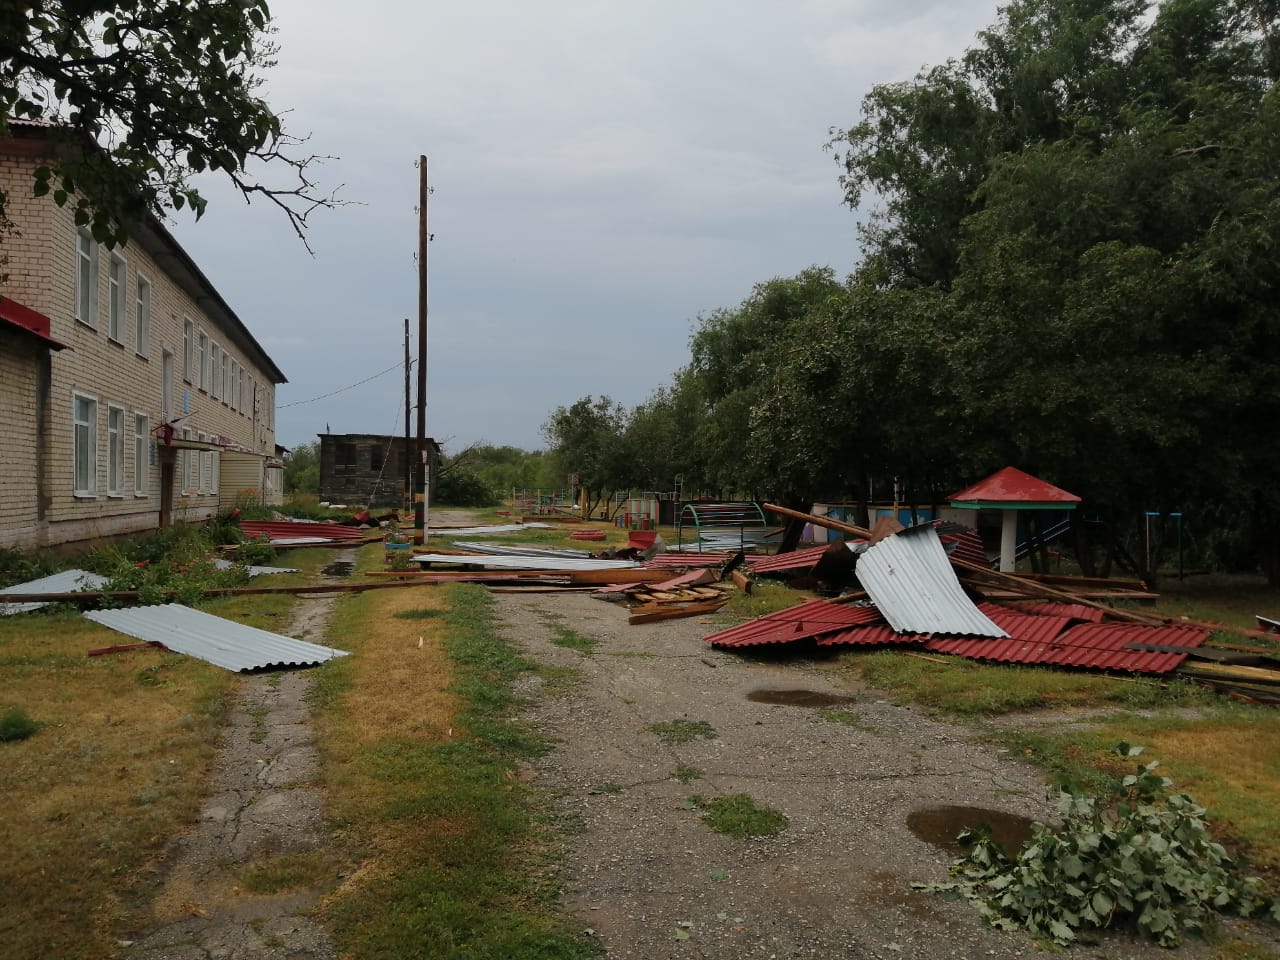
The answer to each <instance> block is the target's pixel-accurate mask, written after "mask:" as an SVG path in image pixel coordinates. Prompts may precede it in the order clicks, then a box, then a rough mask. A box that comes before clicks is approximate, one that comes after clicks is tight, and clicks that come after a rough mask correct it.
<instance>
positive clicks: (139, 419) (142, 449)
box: [133, 410, 151, 497]
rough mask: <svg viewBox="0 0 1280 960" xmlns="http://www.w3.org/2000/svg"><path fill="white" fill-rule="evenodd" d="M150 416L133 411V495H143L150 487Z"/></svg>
mask: <svg viewBox="0 0 1280 960" xmlns="http://www.w3.org/2000/svg"><path fill="white" fill-rule="evenodd" d="M150 480H151V418H150V417H149V416H148V415H147V413H146V411H144V410H135V411H133V495H134V496H135V497H145V496H147V495H148V494H149V493H150V487H151V483H150Z"/></svg>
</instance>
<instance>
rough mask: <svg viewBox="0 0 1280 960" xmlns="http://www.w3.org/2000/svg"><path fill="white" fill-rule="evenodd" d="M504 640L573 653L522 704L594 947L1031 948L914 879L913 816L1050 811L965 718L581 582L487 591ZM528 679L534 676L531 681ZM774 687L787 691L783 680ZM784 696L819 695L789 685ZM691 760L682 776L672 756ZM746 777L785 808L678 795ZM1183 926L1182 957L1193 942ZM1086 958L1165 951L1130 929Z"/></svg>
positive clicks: (925, 859)
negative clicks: (750, 822) (762, 653)
mask: <svg viewBox="0 0 1280 960" xmlns="http://www.w3.org/2000/svg"><path fill="white" fill-rule="evenodd" d="M499 609H500V612H501V615H502V617H503V620H504V622H505V624H506V630H507V634H508V636H509V638H510V639H511V640H513V641H514V642H516V643H517V644H518V645H519V646H520V647H521V648H522V649H524V650H525V651H526V652H527V653H528V654H530V655H531V656H533V657H534V658H535V659H537V660H538V661H540V662H543V663H547V664H552V665H556V666H561V667H573V668H577V669H579V670H581V671H583V677H582V682H581V683H579V684H577V685H576V686H575V687H574V688H573V689H572V690H571V691H570V692H568V693H567V694H565V695H561V696H550V695H548V696H536V697H534V698H533V700H532V703H533V706H532V707H531V708H530V710H529V712H528V719H529V720H531V721H532V722H534V723H535V724H536V725H538V726H539V727H540V728H541V729H543V730H544V731H545V732H547V733H549V734H551V735H553V736H554V737H556V738H557V740H558V741H559V746H558V747H557V748H556V749H555V751H554V752H553V753H551V754H550V755H549V756H548V757H546V758H545V759H544V760H543V761H541V762H540V763H539V764H538V766H537V769H536V771H535V781H534V782H535V783H537V784H538V785H539V786H542V787H543V788H545V789H547V790H549V791H552V792H553V793H554V795H555V796H556V797H557V801H556V802H557V806H558V809H559V811H560V813H561V814H562V815H563V816H564V817H565V818H566V820H567V822H568V823H569V825H570V832H571V840H570V848H569V852H568V861H567V863H566V865H565V871H566V875H565V881H566V882H565V889H566V899H567V907H568V909H569V910H571V911H572V912H573V913H575V914H576V915H577V916H579V917H580V918H581V919H582V920H583V921H584V922H585V923H586V924H587V925H588V926H589V927H591V928H592V929H593V930H594V931H595V933H596V935H598V936H599V938H600V940H601V942H602V944H603V945H604V947H605V948H606V954H607V956H609V957H618V958H623V957H626V958H645V960H657V958H666V957H705V958H711V957H716V958H749V957H760V958H784V957H824V958H829V957H885V958H902V957H923V958H944V957H963V958H973V957H996V958H1002V957H1003V958H1009V957H1019V956H1030V955H1034V954H1036V953H1037V952H1038V951H1037V950H1036V949H1035V947H1034V946H1033V945H1032V943H1031V941H1030V940H1029V939H1028V938H1027V937H1025V936H1020V935H1006V934H1002V933H1000V932H998V931H995V930H993V929H991V928H988V927H986V926H984V925H982V924H981V923H980V922H979V920H978V919H977V916H976V914H975V913H974V912H973V911H972V910H971V908H969V907H968V906H966V905H964V904H961V903H958V902H949V901H945V900H943V899H941V898H939V897H935V896H930V895H925V894H922V893H919V892H916V891H913V890H912V889H911V887H910V884H911V882H912V881H916V880H919V881H933V880H943V879H945V877H946V868H947V865H948V863H949V860H950V857H951V856H952V854H951V853H950V852H948V851H946V850H944V849H941V848H939V847H937V846H934V845H932V844H930V843H927V842H924V841H922V840H920V839H918V838H917V836H916V835H914V834H913V832H912V830H911V828H910V827H909V825H908V816H909V815H910V814H912V813H913V812H914V813H919V812H921V811H925V810H927V809H928V808H931V807H936V806H939V805H948V804H965V805H972V806H978V807H989V808H994V809H996V810H999V811H1005V812H1007V813H1010V814H1016V815H1021V816H1026V817H1037V818H1045V817H1048V816H1049V814H1050V810H1049V809H1048V806H1047V803H1046V801H1045V799H1044V788H1043V786H1042V781H1041V777H1040V775H1039V773H1038V772H1037V771H1036V770H1034V769H1032V768H1030V767H1027V766H1025V765H1023V764H1021V763H1017V762H1014V761H1012V760H1010V759H1008V758H1007V757H1005V756H1003V755H1002V754H1001V753H999V752H998V751H997V750H995V749H993V748H992V747H990V746H988V745H985V744H983V743H981V742H980V739H979V737H978V736H977V733H976V732H975V731H974V730H971V729H969V728H965V727H959V726H955V725H952V724H948V723H942V722H938V721H935V720H932V719H930V718H928V717H927V716H925V715H923V714H922V713H919V712H917V711H914V710H908V709H903V708H901V707H897V706H894V705H892V704H890V703H887V702H885V701H884V700H881V699H877V698H876V696H875V695H874V694H872V693H868V692H866V691H859V690H853V689H846V688H841V687H839V686H837V684H838V678H836V677H835V676H834V675H833V674H832V673H830V672H828V671H824V670H822V669H820V668H818V667H817V666H816V665H813V664H809V665H805V664H798V663H794V662H788V663H778V664H771V663H767V662H760V661H750V660H747V659H744V658H741V657H738V656H735V655H729V654H722V653H718V652H715V651H712V650H711V649H710V648H708V647H707V646H706V645H705V644H704V643H703V642H702V640H701V638H702V637H703V636H704V635H705V634H707V633H709V632H711V630H712V629H714V628H713V627H712V626H711V625H710V624H709V623H708V622H706V621H705V620H704V621H701V622H700V621H698V620H675V621H667V622H665V623H658V624H652V625H647V626H639V627H631V626H628V625H627V623H626V619H625V613H624V611H622V610H621V609H619V608H617V607H615V606H613V605H611V604H607V603H604V602H602V601H600V600H595V599H592V598H591V597H589V596H584V595H581V594H564V595H560V594H553V595H534V594H530V595H523V596H504V597H501V598H500V599H499ZM557 623H558V624H559V625H561V626H564V627H568V628H571V629H572V630H574V631H576V632H577V633H579V634H582V635H583V636H586V637H590V638H594V639H596V640H598V641H600V643H599V646H597V647H596V648H595V650H594V651H593V652H592V653H591V654H590V655H586V656H584V655H582V654H579V653H577V652H575V651H574V650H571V649H566V648H564V647H561V646H556V645H554V644H553V643H552V642H551V641H552V638H553V636H554V634H553V631H552V625H553V624H557ZM780 691H802V692H805V693H807V694H820V695H822V694H825V695H832V694H834V695H843V696H848V697H851V698H852V699H851V700H850V701H849V702H847V703H843V704H837V705H835V709H837V710H838V711H839V712H838V713H832V712H831V711H830V709H828V710H827V711H826V712H825V716H826V717H827V718H826V719H824V711H823V709H821V708H816V707H807V706H788V705H773V704H770V703H764V702H755V701H753V700H752V699H749V696H752V695H755V696H761V695H763V696H764V697H765V699H769V698H770V697H769V694H771V693H772V694H777V693H778V692H780ZM528 692H530V693H535V692H536V691H534V690H532V689H531V690H529V691H528ZM773 699H792V697H790V696H783V697H780V698H779V697H776V696H774V697H773ZM799 699H801V700H813V699H821V697H816V698H815V697H812V696H801V697H799ZM675 719H686V720H690V721H705V722H707V723H709V724H710V725H711V727H713V728H714V731H715V734H714V738H713V739H698V740H694V741H692V742H689V743H686V744H668V743H664V742H663V741H662V740H661V739H659V737H658V736H656V735H655V734H654V733H653V732H651V731H650V730H648V729H647V728H648V727H649V725H650V724H654V723H665V722H668V721H672V720H675ZM681 765H683V766H684V767H692V768H697V770H699V771H701V776H700V778H699V779H696V780H692V781H691V782H688V783H682V782H680V781H679V780H678V779H676V778H675V777H674V776H673V773H674V772H675V771H676V769H677V767H678V766H681ZM735 793H746V794H749V795H750V796H751V797H752V798H753V799H754V801H755V802H756V803H757V804H762V805H765V806H768V807H772V808H774V809H776V810H779V811H781V812H782V813H784V814H785V815H786V816H787V817H788V818H789V820H790V823H789V825H788V826H787V828H786V829H785V830H783V831H782V832H781V833H780V834H778V835H777V836H773V837H767V838H755V839H732V838H730V837H727V836H724V835H721V834H718V833H715V832H713V831H712V830H711V829H710V828H709V827H708V826H707V825H706V824H704V823H703V822H702V821H701V812H700V811H699V810H698V809H696V808H694V807H692V806H691V805H690V803H689V801H688V798H689V797H690V796H691V795H692V794H701V795H703V796H705V797H709V798H712V797H717V796H723V795H727V794H735ZM1208 953H1209V951H1208V948H1206V947H1205V945H1204V944H1188V945H1187V946H1185V947H1184V948H1183V949H1182V950H1181V951H1180V956H1183V957H1203V956H1207V955H1208ZM1072 956H1073V957H1075V958H1077V960H1083V958H1094V957H1099V958H1100V957H1107V958H1118V957H1134V958H1155V957H1167V956H1168V954H1167V952H1165V951H1162V950H1160V949H1159V948H1157V947H1154V946H1150V945H1148V944H1145V943H1139V942H1136V941H1133V940H1131V939H1129V938H1113V939H1111V940H1109V941H1108V942H1107V943H1106V944H1105V945H1104V946H1103V947H1100V948H1087V947H1085V948H1077V949H1076V950H1074V951H1073V952H1072Z"/></svg>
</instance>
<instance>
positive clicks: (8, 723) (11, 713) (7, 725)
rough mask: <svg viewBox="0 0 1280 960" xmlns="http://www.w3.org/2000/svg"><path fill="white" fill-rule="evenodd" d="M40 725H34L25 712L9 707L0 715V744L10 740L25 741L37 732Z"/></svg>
mask: <svg viewBox="0 0 1280 960" xmlns="http://www.w3.org/2000/svg"><path fill="white" fill-rule="evenodd" d="M39 729H40V724H38V723H36V722H35V721H34V720H32V719H31V718H30V717H29V716H27V714H26V711H24V710H22V709H20V708H18V707H10V708H9V709H8V710H6V711H5V712H4V713H3V714H0V743H8V742H9V741H10V740H25V739H27V737H29V736H31V735H32V734H33V733H35V732H36V731H37V730H39Z"/></svg>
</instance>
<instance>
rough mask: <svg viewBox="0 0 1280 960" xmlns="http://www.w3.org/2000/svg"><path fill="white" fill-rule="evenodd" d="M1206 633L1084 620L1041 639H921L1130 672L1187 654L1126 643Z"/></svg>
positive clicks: (1182, 642)
mask: <svg viewBox="0 0 1280 960" xmlns="http://www.w3.org/2000/svg"><path fill="white" fill-rule="evenodd" d="M1046 619H1048V618H1046ZM1208 636H1209V631H1207V630H1201V629H1197V628H1196V627H1183V626H1165V627H1148V626H1144V625H1142V624H1132V623H1084V624H1080V625H1079V626H1076V627H1072V628H1071V629H1070V630H1067V631H1066V632H1065V633H1062V634H1060V635H1058V636H1057V637H1055V638H1054V639H1052V640H1047V641H1028V640H1015V639H1012V638H1011V639H1005V640H988V639H982V640H973V639H940V638H937V637H935V638H934V639H932V640H930V641H929V642H928V643H927V644H925V649H926V650H930V651H933V652H935V653H954V654H958V655H959V656H962V657H971V658H973V659H975V660H995V661H997V662H1000V663H1021V664H1044V665H1052V666H1059V667H1091V668H1093V669H1097V670H1129V671H1133V672H1135V673H1157V674H1158V673H1168V672H1169V671H1171V670H1174V669H1176V668H1177V667H1179V666H1181V664H1182V662H1183V661H1184V660H1186V659H1187V655H1186V654H1185V653H1156V652H1150V651H1143V650H1127V649H1125V646H1126V644H1130V643H1146V644H1158V645H1160V646H1169V647H1198V646H1200V645H1201V644H1202V643H1204V641H1205V639H1206V638H1207V637H1208Z"/></svg>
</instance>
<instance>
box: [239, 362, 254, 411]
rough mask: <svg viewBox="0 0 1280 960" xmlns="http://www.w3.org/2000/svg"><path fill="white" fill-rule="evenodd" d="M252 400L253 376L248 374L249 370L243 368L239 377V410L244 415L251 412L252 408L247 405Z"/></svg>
mask: <svg viewBox="0 0 1280 960" xmlns="http://www.w3.org/2000/svg"><path fill="white" fill-rule="evenodd" d="M252 402H253V377H251V376H249V371H248V370H245V371H244V372H243V374H242V376H241V377H240V412H241V413H243V414H245V415H246V416H247V415H249V414H252V413H253V408H252V407H251V406H249V404H251V403H252Z"/></svg>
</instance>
